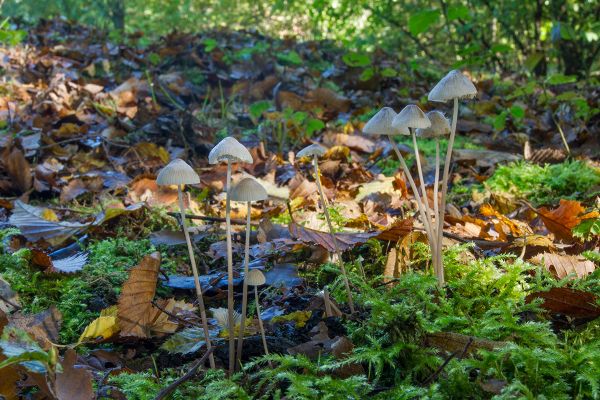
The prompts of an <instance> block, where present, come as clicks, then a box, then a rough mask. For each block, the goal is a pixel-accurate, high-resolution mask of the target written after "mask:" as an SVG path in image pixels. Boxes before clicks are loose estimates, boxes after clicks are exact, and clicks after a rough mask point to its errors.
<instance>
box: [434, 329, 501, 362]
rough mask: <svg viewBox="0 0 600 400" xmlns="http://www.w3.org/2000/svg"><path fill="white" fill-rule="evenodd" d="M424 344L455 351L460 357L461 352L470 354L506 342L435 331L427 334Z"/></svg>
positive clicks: (492, 348)
mask: <svg viewBox="0 0 600 400" xmlns="http://www.w3.org/2000/svg"><path fill="white" fill-rule="evenodd" d="M425 344H426V345H427V346H430V347H436V348H438V349H441V350H445V351H447V352H450V353H456V354H457V357H461V356H463V353H464V355H470V354H474V353H476V352H477V350H479V349H485V350H490V351H492V350H494V349H497V348H500V347H503V346H505V345H506V344H507V342H499V341H495V340H488V339H481V338H478V337H474V336H467V335H463V334H460V333H454V332H436V333H429V334H427V336H426V338H425Z"/></svg>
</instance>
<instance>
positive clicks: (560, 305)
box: [525, 287, 600, 319]
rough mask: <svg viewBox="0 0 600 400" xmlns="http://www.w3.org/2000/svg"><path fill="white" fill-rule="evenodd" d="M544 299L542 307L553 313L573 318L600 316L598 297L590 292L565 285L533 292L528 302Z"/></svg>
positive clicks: (527, 298) (528, 297)
mask: <svg viewBox="0 0 600 400" xmlns="http://www.w3.org/2000/svg"><path fill="white" fill-rule="evenodd" d="M538 298H541V299H544V303H543V304H542V307H543V308H544V309H545V310H548V311H550V312H552V313H559V314H564V315H566V316H569V317H571V318H583V319H593V318H598V317H600V306H598V299H597V297H596V296H595V295H594V294H593V293H590V292H584V291H582V290H575V289H570V288H565V287H560V288H552V289H550V290H549V291H547V292H537V293H531V294H529V295H528V296H527V297H526V298H525V301H526V302H527V303H531V301H533V300H534V299H538Z"/></svg>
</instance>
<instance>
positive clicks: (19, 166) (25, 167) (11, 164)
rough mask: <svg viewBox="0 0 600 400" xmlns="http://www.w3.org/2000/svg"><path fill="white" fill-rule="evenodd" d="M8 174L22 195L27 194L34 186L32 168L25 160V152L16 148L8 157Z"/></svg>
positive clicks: (6, 162)
mask: <svg viewBox="0 0 600 400" xmlns="http://www.w3.org/2000/svg"><path fill="white" fill-rule="evenodd" d="M5 164H6V172H7V173H8V175H9V176H10V178H11V180H12V182H13V185H14V186H15V187H16V188H17V189H18V190H19V192H20V193H25V192H26V191H28V190H29V189H30V188H31V186H32V185H33V177H32V176H31V168H30V166H29V162H28V161H27V159H25V156H24V155H23V152H22V151H21V150H19V149H17V148H14V149H13V150H12V151H11V152H10V154H9V155H8V157H7V159H6V161H5Z"/></svg>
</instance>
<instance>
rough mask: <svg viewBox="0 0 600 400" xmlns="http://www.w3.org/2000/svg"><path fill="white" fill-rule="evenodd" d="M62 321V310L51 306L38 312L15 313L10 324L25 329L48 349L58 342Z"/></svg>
mask: <svg viewBox="0 0 600 400" xmlns="http://www.w3.org/2000/svg"><path fill="white" fill-rule="evenodd" d="M61 322H62V315H61V313H60V311H59V310H58V309H57V308H56V307H54V306H51V307H50V308H49V309H47V310H46V311H42V312H40V313H37V314H31V315H23V314H21V313H16V314H13V315H12V316H11V318H10V324H9V325H10V326H14V327H16V328H19V329H22V330H24V331H25V332H27V333H28V334H29V336H31V337H32V338H33V339H34V340H35V341H36V342H38V343H39V345H40V346H41V347H42V348H44V349H45V350H48V349H50V348H51V347H52V346H53V343H58V332H59V331H60V325H61Z"/></svg>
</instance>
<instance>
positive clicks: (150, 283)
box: [117, 252, 160, 338]
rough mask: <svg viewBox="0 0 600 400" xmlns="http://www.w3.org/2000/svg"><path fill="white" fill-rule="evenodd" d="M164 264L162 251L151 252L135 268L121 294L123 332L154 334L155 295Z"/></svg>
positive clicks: (144, 336) (119, 305) (140, 335)
mask: <svg viewBox="0 0 600 400" xmlns="http://www.w3.org/2000/svg"><path fill="white" fill-rule="evenodd" d="M159 267H160V253H159V252H154V253H152V254H150V255H147V256H146V257H144V258H143V259H142V261H140V263H139V264H138V265H137V266H135V267H134V268H132V269H131V272H130V273H129V278H128V279H127V281H126V282H125V283H124V284H123V288H122V290H121V296H119V303H118V312H117V316H118V318H119V326H120V327H121V336H135V337H140V338H147V337H150V326H151V325H152V323H153V322H154V319H155V317H156V308H155V307H154V306H153V305H152V303H151V302H152V299H153V298H154V294H155V293H156V280H157V278H158V269H159Z"/></svg>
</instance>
